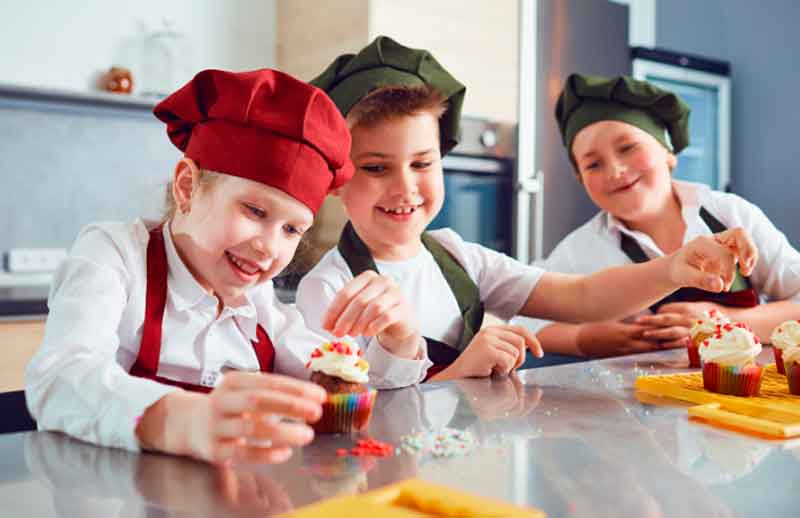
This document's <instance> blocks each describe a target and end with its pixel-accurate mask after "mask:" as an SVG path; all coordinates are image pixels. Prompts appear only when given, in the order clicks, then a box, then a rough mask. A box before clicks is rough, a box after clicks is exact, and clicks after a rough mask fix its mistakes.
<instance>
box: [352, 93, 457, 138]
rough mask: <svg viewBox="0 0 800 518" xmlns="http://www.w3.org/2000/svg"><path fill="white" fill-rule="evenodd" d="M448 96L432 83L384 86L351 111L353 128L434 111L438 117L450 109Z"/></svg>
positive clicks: (368, 95)
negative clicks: (431, 84)
mask: <svg viewBox="0 0 800 518" xmlns="http://www.w3.org/2000/svg"><path fill="white" fill-rule="evenodd" d="M447 107H448V104H447V98H446V97H445V96H444V95H442V94H441V93H439V91H437V90H434V89H433V88H431V87H430V86H428V85H420V86H384V87H381V88H378V89H376V90H373V91H372V92H370V93H369V94H367V95H366V96H365V97H364V98H363V99H361V100H360V101H358V102H357V103H356V104H355V105H353V107H352V108H350V111H349V112H348V114H347V123H348V125H349V126H350V129H352V128H355V127H356V126H362V127H366V128H370V127H373V126H375V125H377V124H380V123H382V122H386V121H387V120H391V119H394V118H397V117H404V116H410V115H418V114H420V113H430V114H432V115H433V116H434V117H436V118H437V119H438V118H440V117H441V116H442V114H444V112H446V111H447Z"/></svg>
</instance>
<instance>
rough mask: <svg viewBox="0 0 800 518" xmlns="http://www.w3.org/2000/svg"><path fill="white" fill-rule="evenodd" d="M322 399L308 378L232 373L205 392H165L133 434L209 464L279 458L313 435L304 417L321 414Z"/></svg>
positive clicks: (320, 390) (145, 444)
mask: <svg viewBox="0 0 800 518" xmlns="http://www.w3.org/2000/svg"><path fill="white" fill-rule="evenodd" d="M326 398H327V394H326V393H325V390H324V389H323V388H322V387H319V386H318V385H315V384H313V383H309V382H307V381H300V380H296V379H293V378H289V377H287V376H279V375H276V374H261V373H253V372H232V373H229V374H226V375H225V378H224V379H223V381H222V383H221V384H220V385H219V386H218V387H217V388H215V389H214V390H213V391H212V392H211V393H210V394H208V395H203V394H196V393H190V392H185V391H176V392H171V393H169V394H167V395H166V396H164V397H163V398H161V399H160V400H159V401H158V402H157V403H156V404H155V405H153V406H152V407H150V408H148V410H147V411H146V412H145V414H144V415H143V416H142V420H141V421H140V423H139V425H138V427H137V435H138V437H139V439H140V441H141V442H142V445H143V447H152V448H154V449H158V450H160V451H164V452H166V453H177V454H180V455H189V456H191V457H195V458H197V459H201V460H204V461H207V462H212V463H225V462H228V461H231V460H235V459H247V460H248V461H250V460H253V461H257V462H268V463H277V462H283V461H285V460H287V459H288V458H289V457H290V456H291V454H292V449H291V448H292V447H293V446H302V445H304V444H308V443H309V442H311V440H312V439H313V438H314V431H313V430H312V429H311V427H310V426H308V425H307V424H305V421H308V422H314V421H316V420H317V419H319V418H320V416H321V415H322V403H323V402H324V401H325V399H326ZM283 418H289V419H295V420H298V421H304V422H303V423H291V422H285V421H282V419H283Z"/></svg>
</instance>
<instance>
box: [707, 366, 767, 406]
mask: <svg viewBox="0 0 800 518" xmlns="http://www.w3.org/2000/svg"><path fill="white" fill-rule="evenodd" d="M762 373H763V368H762V367H761V365H758V364H750V365H745V366H744V367H729V366H724V365H719V364H718V363H713V362H705V363H703V387H704V388H705V389H706V390H708V391H710V392H716V393H718V394H729V395H732V396H744V397H751V396H757V395H758V393H759V391H760V390H761V374H762Z"/></svg>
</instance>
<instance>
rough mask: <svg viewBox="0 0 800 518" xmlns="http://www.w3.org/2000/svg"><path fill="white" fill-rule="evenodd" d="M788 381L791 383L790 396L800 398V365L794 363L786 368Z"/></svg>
mask: <svg viewBox="0 0 800 518" xmlns="http://www.w3.org/2000/svg"><path fill="white" fill-rule="evenodd" d="M786 381H788V382H789V394H794V395H795V396H800V363H797V362H792V363H791V364H790V365H787V366H786Z"/></svg>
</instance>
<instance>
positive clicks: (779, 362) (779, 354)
mask: <svg viewBox="0 0 800 518" xmlns="http://www.w3.org/2000/svg"><path fill="white" fill-rule="evenodd" d="M772 353H773V354H774V355H775V368H776V369H778V374H786V367H785V366H784V365H783V350H782V349H780V348H779V347H775V346H774V345H773V346H772Z"/></svg>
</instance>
